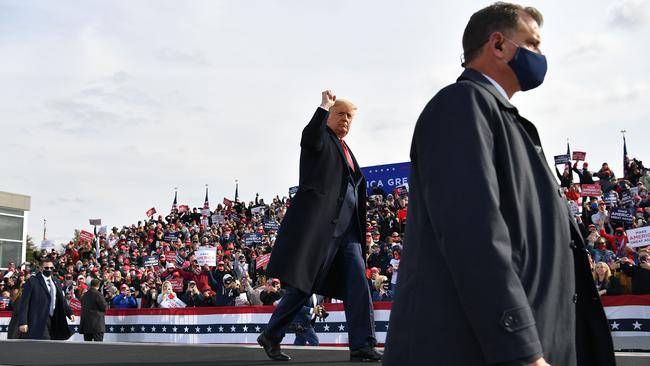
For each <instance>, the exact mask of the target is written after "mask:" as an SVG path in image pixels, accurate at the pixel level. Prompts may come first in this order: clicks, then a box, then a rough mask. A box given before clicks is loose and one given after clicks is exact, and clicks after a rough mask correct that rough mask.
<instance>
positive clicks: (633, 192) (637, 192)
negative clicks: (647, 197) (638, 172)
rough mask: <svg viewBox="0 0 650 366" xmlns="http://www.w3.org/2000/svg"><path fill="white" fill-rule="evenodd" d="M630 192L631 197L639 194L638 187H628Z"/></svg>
mask: <svg viewBox="0 0 650 366" xmlns="http://www.w3.org/2000/svg"><path fill="white" fill-rule="evenodd" d="M630 193H631V194H632V197H634V196H638V195H639V187H632V188H630Z"/></svg>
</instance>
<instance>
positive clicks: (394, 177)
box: [361, 162, 411, 195]
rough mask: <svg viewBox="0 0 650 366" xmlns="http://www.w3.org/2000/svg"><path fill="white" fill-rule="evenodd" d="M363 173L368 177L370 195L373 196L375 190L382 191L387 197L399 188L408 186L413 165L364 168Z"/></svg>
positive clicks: (408, 163)
mask: <svg viewBox="0 0 650 366" xmlns="http://www.w3.org/2000/svg"><path fill="white" fill-rule="evenodd" d="M361 171H362V172H363V175H364V176H365V177H366V189H367V192H368V195H372V194H373V193H372V192H373V189H375V188H379V189H381V190H382V191H383V193H384V195H387V194H389V193H391V194H392V193H393V190H394V189H395V188H396V187H398V186H402V185H405V184H406V185H408V178H409V175H410V174H411V163H410V162H406V163H395V164H384V165H373V166H367V167H362V168H361Z"/></svg>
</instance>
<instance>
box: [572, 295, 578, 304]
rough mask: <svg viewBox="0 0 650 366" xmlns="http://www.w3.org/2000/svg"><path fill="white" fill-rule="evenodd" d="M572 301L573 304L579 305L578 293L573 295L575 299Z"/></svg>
mask: <svg viewBox="0 0 650 366" xmlns="http://www.w3.org/2000/svg"><path fill="white" fill-rule="evenodd" d="M572 300H573V303H574V304H577V303H578V294H577V293H576V294H573V299H572Z"/></svg>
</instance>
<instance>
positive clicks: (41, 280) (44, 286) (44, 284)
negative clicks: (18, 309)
mask: <svg viewBox="0 0 650 366" xmlns="http://www.w3.org/2000/svg"><path fill="white" fill-rule="evenodd" d="M36 279H38V283H39V284H40V285H41V287H43V289H44V290H45V292H46V293H47V297H50V290H49V289H48V288H47V283H45V276H43V274H42V273H40V272H39V273H38V275H36ZM50 279H52V282H54V277H51V276H50ZM54 286H56V282H54Z"/></svg>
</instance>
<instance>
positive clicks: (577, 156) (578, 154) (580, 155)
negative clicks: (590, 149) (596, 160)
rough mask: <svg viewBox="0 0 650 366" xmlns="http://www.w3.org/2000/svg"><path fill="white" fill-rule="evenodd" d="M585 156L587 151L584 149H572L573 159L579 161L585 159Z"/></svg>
mask: <svg viewBox="0 0 650 366" xmlns="http://www.w3.org/2000/svg"><path fill="white" fill-rule="evenodd" d="M586 157H587V153H586V152H584V151H574V152H573V157H572V158H573V160H579V161H585V158H586Z"/></svg>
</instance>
